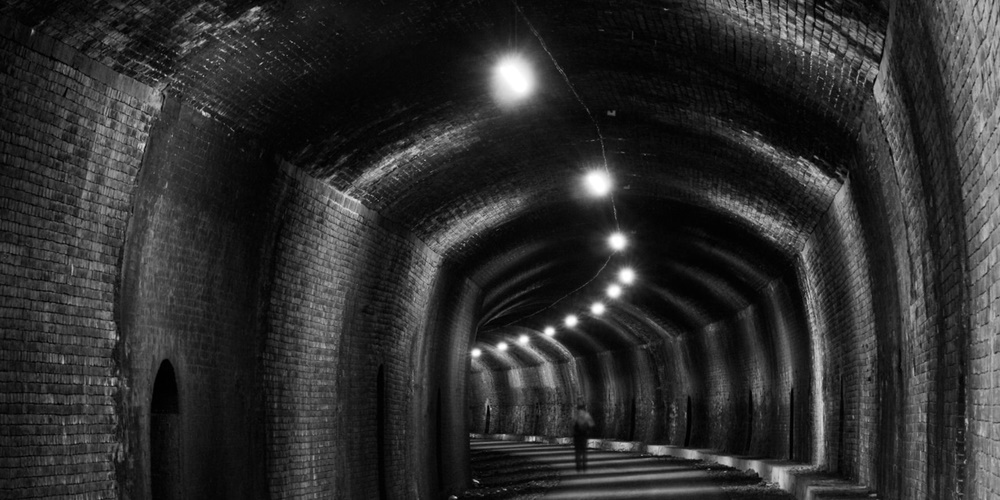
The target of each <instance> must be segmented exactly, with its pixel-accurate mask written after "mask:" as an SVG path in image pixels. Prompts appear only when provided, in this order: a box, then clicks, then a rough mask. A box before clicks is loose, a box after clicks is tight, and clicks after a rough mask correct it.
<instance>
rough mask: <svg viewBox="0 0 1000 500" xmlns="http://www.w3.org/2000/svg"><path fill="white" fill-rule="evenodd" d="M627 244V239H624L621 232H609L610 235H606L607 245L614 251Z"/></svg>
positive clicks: (623, 247) (622, 248)
mask: <svg viewBox="0 0 1000 500" xmlns="http://www.w3.org/2000/svg"><path fill="white" fill-rule="evenodd" d="M627 244H628V240H626V239H625V235H624V234H622V233H611V236H609V237H608V245H609V246H611V249H612V250H614V251H616V252H617V251H619V250H624V249H625V246H626V245H627Z"/></svg>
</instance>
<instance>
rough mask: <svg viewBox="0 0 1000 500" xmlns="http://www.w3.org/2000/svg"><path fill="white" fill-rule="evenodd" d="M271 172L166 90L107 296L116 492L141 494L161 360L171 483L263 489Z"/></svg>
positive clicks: (246, 145)
mask: <svg viewBox="0 0 1000 500" xmlns="http://www.w3.org/2000/svg"><path fill="white" fill-rule="evenodd" d="M274 175H275V169H274V167H273V165H272V163H271V162H270V161H267V160H265V159H263V158H262V153H261V150H260V148H257V147H255V146H254V144H253V142H252V141H250V140H249V138H247V137H243V136H240V135H239V134H234V133H233V132H232V131H231V130H230V129H228V128H227V127H225V126H222V125H220V124H219V123H218V122H216V121H215V120H212V119H210V118H207V117H205V116H203V115H202V114H200V113H199V112H197V111H195V110H193V109H191V108H190V107H189V106H187V105H184V104H181V103H180V102H178V101H176V100H174V99H167V100H166V101H165V103H164V106H163V110H162V112H161V113H160V115H159V117H158V119H157V120H156V122H155V124H154V127H153V129H152V131H151V136H150V140H149V146H148V148H147V150H146V154H145V157H144V159H143V164H142V170H141V171H140V173H139V177H138V185H137V187H136V191H135V205H134V211H133V213H132V217H131V220H130V222H129V229H128V238H127V241H126V251H125V256H124V261H123V268H122V277H121V283H122V285H121V299H120V303H119V308H118V317H119V322H120V327H121V334H122V336H121V343H122V345H121V354H120V356H121V362H122V366H123V370H124V379H125V382H126V383H127V385H128V391H126V393H125V394H124V397H123V411H124V412H125V415H124V416H123V419H122V424H123V430H122V432H123V435H124V441H125V457H126V464H125V467H124V473H123V475H122V478H121V480H122V486H123V489H124V492H125V494H126V495H127V496H130V497H140V498H141V497H147V496H148V495H149V494H150V488H151V484H150V482H149V478H150V476H149V474H150V463H151V460H152V459H153V458H152V456H151V454H152V453H156V450H152V449H151V447H150V441H151V434H150V432H151V430H150V403H151V398H152V397H153V390H152V389H153V382H154V379H155V377H156V373H157V370H158V368H159V366H160V364H161V362H162V361H163V360H169V361H170V363H171V364H172V365H173V367H174V370H175V373H176V378H177V386H178V396H179V404H180V414H179V420H180V423H179V434H180V438H179V441H178V442H176V443H175V444H174V445H173V446H174V448H175V449H176V450H177V453H178V457H179V462H178V463H179V464H180V466H179V470H178V471H177V473H178V474H179V475H180V476H181V477H183V480H180V479H178V482H179V483H181V487H182V494H186V495H189V496H195V497H197V496H211V497H214V498H255V497H256V498H260V493H261V492H263V490H264V487H263V482H262V479H263V474H262V472H263V469H262V467H261V465H260V460H259V459H258V458H257V457H259V456H260V451H261V446H260V445H259V444H258V443H259V441H261V440H262V438H263V426H262V422H261V411H260V406H261V400H260V397H259V393H260V391H259V385H260V383H259V380H258V375H257V370H256V367H255V363H256V359H257V356H256V353H257V345H258V343H259V337H258V335H259V328H258V327H257V304H258V276H259V274H260V272H259V270H258V266H259V265H260V262H261V259H262V257H261V249H262V248H263V246H262V239H263V238H262V237H263V235H264V231H265V228H266V227H267V224H266V223H267V215H268V211H267V210H266V209H265V208H264V203H265V202H266V201H267V196H268V193H269V190H270V187H271V184H272V178H273V177H274Z"/></svg>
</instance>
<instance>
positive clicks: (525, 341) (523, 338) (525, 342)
mask: <svg viewBox="0 0 1000 500" xmlns="http://www.w3.org/2000/svg"><path fill="white" fill-rule="evenodd" d="M530 341H531V339H529V338H528V336H527V335H521V336H520V337H518V339H517V343H519V344H521V345H528V342H530Z"/></svg>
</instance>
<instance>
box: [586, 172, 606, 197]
mask: <svg viewBox="0 0 1000 500" xmlns="http://www.w3.org/2000/svg"><path fill="white" fill-rule="evenodd" d="M583 183H584V184H585V185H586V186H587V190H588V191H590V194H592V195H594V196H604V195H606V194H608V193H610V192H611V177H609V176H608V174H607V172H603V171H601V170H593V171H591V172H590V173H589V174H587V175H586V177H584V178H583Z"/></svg>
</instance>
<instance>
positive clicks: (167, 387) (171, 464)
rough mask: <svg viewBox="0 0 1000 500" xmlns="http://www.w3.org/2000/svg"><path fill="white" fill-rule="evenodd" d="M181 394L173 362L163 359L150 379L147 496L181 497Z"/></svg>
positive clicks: (160, 499) (158, 499) (156, 499)
mask: <svg viewBox="0 0 1000 500" xmlns="http://www.w3.org/2000/svg"><path fill="white" fill-rule="evenodd" d="M180 427H181V421H180V395H179V394H178V391H177V376H176V374H175V373H174V365H173V364H171V363H170V361H169V360H163V361H162V362H161V363H160V367H159V369H158V370H157V371H156V379H155V381H154V382H153V399H152V401H151V403H150V406H149V458H150V462H149V471H150V486H151V492H150V498H152V499H154V500H174V499H179V498H182V497H183V493H182V491H181V488H182V487H183V483H184V481H183V477H182V474H181V450H180V448H181V446H180V445H181V428H180Z"/></svg>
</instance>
